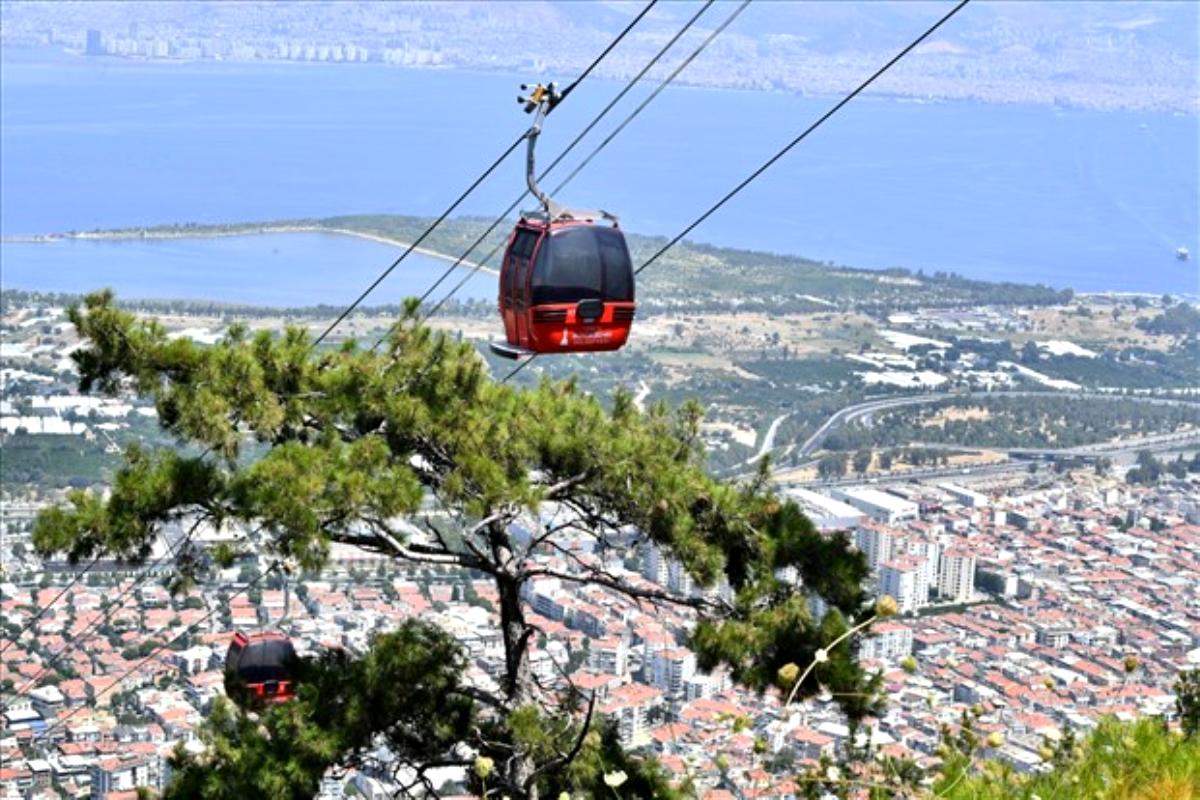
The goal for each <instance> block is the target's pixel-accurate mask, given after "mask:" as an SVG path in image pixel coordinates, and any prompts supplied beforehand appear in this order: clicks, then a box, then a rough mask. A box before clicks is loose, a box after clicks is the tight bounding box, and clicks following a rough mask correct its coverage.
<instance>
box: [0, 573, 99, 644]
mask: <svg viewBox="0 0 1200 800" xmlns="http://www.w3.org/2000/svg"><path fill="white" fill-rule="evenodd" d="M99 560H100V554H97V555H96V557H95V558H93V559H92V560H91V561H90V562H88V565H87V566H86V567H84V568H83V569H81V570H80V571H79V572H77V573H75V577H73V578H71V580H70V582H68V583H67V585H66V586H64V587H63V588H62V591H60V592H59V593H58V594H56V595H54V599H52V600H51V601H50V602H49V603H46V605H44V606H38V607H37V613H35V614H34V615H33V618H32V619H30V620H29V622H26V623H25V625H24V627H22V628H21V630H19V631H18V632H17V634H16V636H13V637H12V638H11V639H9V640H8V641H6V642H5V643H4V646H3V647H0V655H4V652H5V651H6V650H8V648H10V647H12V646H13V645H14V644H16V643H17V642H18V641H19V640H20V638H21V637H22V636H24V635H25V634H26V633H27V632H28V631H29V629H30V628H32V627H33V626H34V625H36V624H37V621H38V620H39V619H41V618H42V615H43V614H45V613H46V612H47V611H49V610H50V609H51V608H52V607H53V606H54V604H55V603H57V602H58V601H59V600H61V599H62V597H63V595H65V594H66V593H67V592H68V591H69V590H70V588H71V587H72V586H74V585H75V584H77V583H79V580H80V579H81V578H82V577H83V576H84V575H86V574H87V571H88V570H90V569H91V568H92V567H94V566H96V562H98V561H99Z"/></svg>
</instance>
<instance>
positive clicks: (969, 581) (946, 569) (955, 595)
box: [937, 549, 975, 603]
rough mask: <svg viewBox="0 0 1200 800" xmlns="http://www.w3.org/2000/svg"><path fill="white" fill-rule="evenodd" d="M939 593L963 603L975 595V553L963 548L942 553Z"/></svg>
mask: <svg viewBox="0 0 1200 800" xmlns="http://www.w3.org/2000/svg"><path fill="white" fill-rule="evenodd" d="M937 591H938V595H940V596H941V598H942V599H943V600H950V601H953V602H956V603H963V602H966V601H968V600H970V599H971V598H973V597H974V596H975V554H974V553H971V552H968V551H966V550H961V549H951V550H947V551H946V552H945V553H943V554H942V563H941V568H940V569H939V570H938V583H937Z"/></svg>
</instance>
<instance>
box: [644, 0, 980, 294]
mask: <svg viewBox="0 0 1200 800" xmlns="http://www.w3.org/2000/svg"><path fill="white" fill-rule="evenodd" d="M969 2H971V0H960V2H959V3H958V4H957V5H955V6H954V8H952V9H950V10H949V11H948V12H947V13H946V14H945V15H944V16H943V17H942V18H941V19H939V20H938V21H937V22H935V23H934V24H933V25H931V26H930V27H929V28H928V29H926V31H925V32H924V33H922V34H921V35H920V36H918V37H917V38H916V39H914V40H913V41H912V42H910V43H909V45H908V46H907V47H905V48H904V49H903V50H901V51H900V52H899V53H897V54H896V55H894V56H892V58H891V60H890V61H888V62H887V63H886V64H884V65H883V66H882V67H880V68H879V69H877V70H875V72H874V73H873V74H872V75H871V77H869V78H867V79H866V80H865V81H863V82H862V83H860V84H859V85H858V86H857V87H855V89H854V91H852V92H850V94H848V95H846V96H845V97H843V98H842V99H841V100H839V101H838V102H837V103H836V104H835V105H834V106H833V107H832V108H830V109H829V110H828V111H826V112H825V113H824V114H822V115H821V116H820V117H819V118H818V119H817V121H816V122H814V123H813V124H811V125H809V126H808V127H807V128H805V129H804V131H803V132H802V133H801V134H800V135H799V136H797V137H796V138H795V139H792V140H791V141H790V142H788V143H787V144H786V145H785V146H784V147H783V148H781V149H780V150H779V151H778V152H777V153H775V155H773V156H771V157H770V158H769V159H767V160H766V161H765V162H763V164H762V166H760V167H759V168H758V169H756V170H754V172H752V173H750V174H749V175H748V176H747V177H746V178H745V180H743V181H742V182H741V183H739V184H738V185H737V186H735V187H733V188H732V189H730V190H729V192H728V193H727V194H726V195H725V196H724V197H722V198H721V199H720V200H718V201H717V202H716V203H714V204H713V205H712V206H711V207H710V208H709V209H708V210H707V211H705V212H704V213H703V214H701V215H700V216H699V217H697V218H696V219H695V221H694V222H692V224H690V225H688V226H687V227H686V228H684V229H683V230H682V231H680V232H679V234H677V235H676V236H675V238H673V239H671V241H669V242H667V243H666V244H665V245H663V246H662V247H661V248H659V250H658V252H656V253H655V254H654V255H652V256H650V258H648V259H646V261H645V263H643V264H642V265H641V266H640V267H638V268H637V271H636V272H635V273H634V274H635V275H636V274H639V273H641V271H642V270H644V269H645V268H646V267H648V266H650V265H651V264H653V263H654V262H655V261H657V260H658V258H659V256H661V255H662V254H663V253H665V252H667V250H670V249H671V248H672V247H674V246H675V245H676V244H678V243H679V240H680V239H682V238H683V237H684V236H687V235H688V234H689V233H691V232H692V230H693V229H695V228H696V226H698V225H699V224H700V223H702V222H704V220H706V219H708V218H709V217H710V216H712V214H713V213H714V212H716V211H717V209H719V208H720V207H721V206H723V205H725V203H727V202H729V200H731V199H732V198H733V197H734V196H735V195H736V194H738V192H740V191H742V189H745V188H746V187H747V186H749V185H750V183H751V182H752V181H753V180H754V179H755V178H757V177H758V176H759V175H761V174H763V173H764V172H766V171H767V169H769V168H770V167H771V166H772V165H773V164H774V163H775V162H776V161H778V160H779V159H781V158H783V157H784V156H785V155H787V154H788V152H789V151H790V150H791V149H792V148H793V147H795V146H796V145H798V144H800V142H802V141H804V139H805V138H807V136H808V135H809V134H810V133H812V132H813V131H815V130H816V129H817V128H819V127H821V125H822V124H823V123H824V122H825V121H826V120H827V119H829V118H830V117H832V116H833V115H834V114H836V113H837V112H838V111H840V110H841V109H842V107H843V106H845V105H846V104H847V103H849V102H850V101H851V100H853V99H854V98H855V97H857V96H858V95H859V94H860V93H862V91H863V90H864V89H866V88H867V87H868V86H870V85H871V84H872V83H874V82H875V80H876V79H877V78H879V77H880V76H881V75H883V74H884V73H885V72H887V71H888V70H889V69H891V68H892V67H893V66H894V65H895V64H896V62H897V61H899V60H900V59H902V58H904V56H906V55H908V54H909V53H910V52H911V51H912V50H913V49H914V48H916V47H917V46H918V45H919V44H921V42H923V41H925V40H926V39H928V38H929V37H930V36H932V35H933V33H934V31H936V30H937V29H938V28H940V27H942V25H944V24H945V23H946V22H947V21H949V19H950V18H951V17H953V16H954V15H955V14H957V13H958V12H959V11H961V10H962V9H963V8H964V7H965V6H966V5H967V3H969Z"/></svg>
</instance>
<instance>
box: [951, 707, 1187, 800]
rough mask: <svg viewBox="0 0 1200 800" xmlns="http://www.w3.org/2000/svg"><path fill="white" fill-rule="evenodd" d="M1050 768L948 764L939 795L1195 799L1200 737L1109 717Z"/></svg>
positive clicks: (956, 798)
mask: <svg viewBox="0 0 1200 800" xmlns="http://www.w3.org/2000/svg"><path fill="white" fill-rule="evenodd" d="M1059 759H1060V763H1059V765H1058V766H1057V767H1056V768H1055V769H1054V770H1053V771H1051V772H1049V773H1047V774H1044V775H1036V776H1032V777H1026V776H1019V775H1016V774H1014V773H1013V772H1012V771H1011V769H1010V768H1009V767H1007V766H1006V765H1002V764H1000V763H998V762H994V761H988V762H984V764H983V766H982V768H980V769H978V770H972V771H970V773H969V774H966V773H964V771H963V763H962V762H961V761H960V763H958V764H957V765H954V766H952V767H950V768H949V769H947V771H946V773H945V777H944V778H943V779H942V780H941V781H939V782H938V784H936V785H935V787H934V794H935V795H936V796H938V797H943V798H949V800H1014V799H1016V798H1020V799H1021V800H1036V798H1041V799H1042V800H1050V798H1055V800H1097V799H1102V800H1192V799H1193V798H1197V797H1200V737H1197V736H1191V737H1188V738H1184V737H1183V736H1182V735H1181V734H1180V732H1179V731H1168V730H1165V729H1164V726H1163V724H1162V723H1161V722H1160V721H1158V720H1155V719H1143V720H1140V721H1138V722H1135V723H1121V722H1118V721H1116V720H1112V719H1110V720H1106V721H1104V722H1102V723H1101V724H1100V726H1099V727H1098V728H1097V729H1096V730H1095V731H1094V732H1093V733H1092V734H1091V735H1090V736H1088V737H1087V738H1086V739H1085V740H1084V741H1083V742H1082V743H1081V744H1080V745H1078V746H1077V747H1076V748H1074V752H1073V753H1064V754H1061V755H1060V756H1059Z"/></svg>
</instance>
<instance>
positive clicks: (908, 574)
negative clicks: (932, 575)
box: [879, 556, 929, 614]
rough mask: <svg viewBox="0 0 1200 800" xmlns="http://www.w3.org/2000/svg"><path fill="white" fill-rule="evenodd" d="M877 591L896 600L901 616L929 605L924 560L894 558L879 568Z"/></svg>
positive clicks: (927, 581) (908, 557) (912, 557)
mask: <svg viewBox="0 0 1200 800" xmlns="http://www.w3.org/2000/svg"><path fill="white" fill-rule="evenodd" d="M879 591H880V592H881V593H882V594H888V595H891V596H892V597H894V598H895V599H896V604H897V605H898V606H899V608H900V613H901V614H912V613H914V612H916V611H918V610H920V609H922V608H924V607H925V606H926V605H928V604H929V579H928V577H927V573H926V570H925V559H923V558H918V557H916V556H903V557H901V558H894V559H892V560H891V561H888V562H886V563H884V564H882V565H880V567H879Z"/></svg>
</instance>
